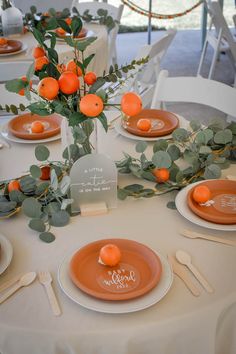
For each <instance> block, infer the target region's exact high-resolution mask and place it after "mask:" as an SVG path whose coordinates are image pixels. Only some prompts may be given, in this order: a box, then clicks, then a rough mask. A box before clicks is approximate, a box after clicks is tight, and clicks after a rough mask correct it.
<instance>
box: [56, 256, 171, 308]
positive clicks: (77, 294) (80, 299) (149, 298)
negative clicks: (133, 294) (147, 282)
mask: <svg viewBox="0 0 236 354" xmlns="http://www.w3.org/2000/svg"><path fill="white" fill-rule="evenodd" d="M155 252H156V251H155ZM74 253H75V251H73V252H72V253H71V254H70V255H69V256H67V257H66V258H65V259H64V260H63V261H62V263H61V265H60V266H59V268H58V282H59V284H60V287H61V289H62V290H63V292H64V293H65V294H66V295H67V296H68V297H69V298H70V299H71V300H72V301H74V302H76V303H77V304H79V305H81V306H83V307H85V308H87V309H89V310H93V311H97V312H103V313H117V314H118V313H130V312H136V311H141V310H144V309H146V308H148V307H150V306H152V305H154V304H156V303H157V302H158V301H160V300H161V299H162V298H163V297H164V296H165V295H166V294H167V293H168V291H169V289H170V287H171V285H172V282H173V271H172V268H171V266H170V264H169V262H168V260H167V259H166V258H165V257H164V256H163V255H161V254H160V253H159V252H156V254H157V255H158V257H159V258H160V260H161V263H162V276H161V280H160V282H159V283H158V285H157V286H156V287H155V288H154V289H152V290H151V291H150V292H148V293H147V294H146V295H143V296H141V297H139V298H136V299H133V300H127V301H104V300H99V299H96V298H95V297H92V296H89V295H87V294H86V293H84V292H83V291H81V290H80V289H79V288H77V287H76V286H75V285H74V284H73V282H72V281H71V279H70V277H69V264H70V260H71V258H72V256H73V254H74Z"/></svg>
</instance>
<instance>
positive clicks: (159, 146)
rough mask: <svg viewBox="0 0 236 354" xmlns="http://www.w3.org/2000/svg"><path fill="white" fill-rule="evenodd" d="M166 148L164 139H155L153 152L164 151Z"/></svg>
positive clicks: (166, 143) (166, 144)
mask: <svg viewBox="0 0 236 354" xmlns="http://www.w3.org/2000/svg"><path fill="white" fill-rule="evenodd" d="M167 148H168V142H167V141H166V140H165V139H159V140H157V141H156V142H155V143H154V145H153V152H157V151H160V150H161V151H166V149H167Z"/></svg>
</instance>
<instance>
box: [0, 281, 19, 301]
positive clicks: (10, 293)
mask: <svg viewBox="0 0 236 354" xmlns="http://www.w3.org/2000/svg"><path fill="white" fill-rule="evenodd" d="M20 288H21V284H20V283H19V282H18V283H16V284H15V285H14V286H13V287H12V288H11V289H10V290H8V291H7V292H6V293H5V294H4V295H2V296H1V298H0V304H2V303H3V302H4V301H5V300H7V299H8V298H9V297H10V296H11V295H13V294H14V293H15V292H16V291H17V290H18V289H20Z"/></svg>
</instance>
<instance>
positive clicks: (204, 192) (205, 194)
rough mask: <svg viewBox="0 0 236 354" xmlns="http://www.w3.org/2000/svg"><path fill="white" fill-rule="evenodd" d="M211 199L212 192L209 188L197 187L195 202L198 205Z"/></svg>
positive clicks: (194, 193)
mask: <svg viewBox="0 0 236 354" xmlns="http://www.w3.org/2000/svg"><path fill="white" fill-rule="evenodd" d="M210 198H211V191H210V189H209V188H208V187H207V186H196V187H195V188H194V191H193V200H194V201H195V202H197V203H199V204H200V203H206V202H207V201H208V200H210Z"/></svg>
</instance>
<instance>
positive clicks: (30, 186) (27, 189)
mask: <svg viewBox="0 0 236 354" xmlns="http://www.w3.org/2000/svg"><path fill="white" fill-rule="evenodd" d="M19 182H20V189H21V190H22V192H23V193H31V192H34V191H35V189H36V180H35V179H34V178H33V177H30V176H25V177H22V178H21V179H20V180H19Z"/></svg>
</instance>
